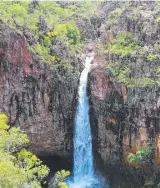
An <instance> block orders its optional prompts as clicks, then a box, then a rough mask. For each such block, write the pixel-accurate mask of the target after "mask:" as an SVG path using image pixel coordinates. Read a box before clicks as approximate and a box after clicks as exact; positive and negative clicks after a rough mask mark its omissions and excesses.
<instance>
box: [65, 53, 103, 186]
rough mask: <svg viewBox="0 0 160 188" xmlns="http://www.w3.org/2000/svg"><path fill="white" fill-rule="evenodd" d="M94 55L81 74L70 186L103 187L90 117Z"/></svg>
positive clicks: (88, 59)
mask: <svg viewBox="0 0 160 188" xmlns="http://www.w3.org/2000/svg"><path fill="white" fill-rule="evenodd" d="M93 58H94V55H93V54H91V56H90V57H87V58H86V62H85V68H84V70H83V71H82V73H81V76H80V84H79V90H78V96H79V98H78V105H77V111H76V117H75V122H74V169H73V180H72V181H71V182H69V187H70V188H99V187H100V188H101V187H102V186H100V185H99V182H98V180H97V178H96V176H95V172H94V171H95V170H94V164H93V155H92V135H91V128H90V119H89V103H88V96H87V79H88V73H89V71H90V68H91V62H92V60H93Z"/></svg>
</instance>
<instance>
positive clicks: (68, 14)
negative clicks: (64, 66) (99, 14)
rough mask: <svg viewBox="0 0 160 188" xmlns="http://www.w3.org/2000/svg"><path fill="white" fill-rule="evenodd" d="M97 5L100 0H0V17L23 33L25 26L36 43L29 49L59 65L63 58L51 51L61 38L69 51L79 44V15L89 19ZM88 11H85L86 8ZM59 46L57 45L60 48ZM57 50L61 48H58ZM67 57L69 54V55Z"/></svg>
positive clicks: (47, 60) (77, 48)
mask: <svg viewBox="0 0 160 188" xmlns="http://www.w3.org/2000/svg"><path fill="white" fill-rule="evenodd" d="M98 5H99V1H96V2H93V1H88V0H85V1H83V3H81V2H63V1H61V2H58V1H47V2H45V1H2V2H0V20H2V21H3V22H4V23H6V24H7V25H9V26H10V27H12V28H14V29H16V30H17V31H18V32H20V33H23V32H24V30H26V29H27V32H28V34H29V35H32V36H34V39H35V42H33V44H30V47H29V49H30V50H31V51H32V52H34V53H37V54H39V55H40V56H42V58H44V60H45V61H46V62H48V63H49V64H59V63H60V62H61V59H62V62H63V60H64V61H65V60H67V58H66V57H63V55H62V56H61V57H59V56H58V57H57V53H55V52H53V50H52V52H51V48H54V47H55V45H56V43H57V42H58V41H60V42H61V43H63V46H61V47H64V46H67V48H68V53H70V51H71V50H72V51H76V50H79V47H80V46H81V40H80V39H81V36H80V31H79V29H78V27H77V25H76V21H77V19H78V17H79V16H82V17H85V18H89V17H90V16H91V14H93V13H94V10H95V9H96V8H97V6H98ZM86 10H87V11H86ZM61 47H60V48H61ZM59 50H60V49H59ZM69 56H70V55H69Z"/></svg>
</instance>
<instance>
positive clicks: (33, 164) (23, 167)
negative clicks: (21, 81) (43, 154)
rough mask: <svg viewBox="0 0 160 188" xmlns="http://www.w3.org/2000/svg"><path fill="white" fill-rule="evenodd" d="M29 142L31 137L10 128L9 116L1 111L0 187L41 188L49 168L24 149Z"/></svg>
mask: <svg viewBox="0 0 160 188" xmlns="http://www.w3.org/2000/svg"><path fill="white" fill-rule="evenodd" d="M28 144H29V137H28V136H27V135H26V134H25V133H23V132H22V131H21V130H20V129H19V128H15V127H12V128H10V126H9V125H8V118H7V116H6V115H5V114H2V113H0V188H22V187H23V188H25V187H27V188H41V183H42V182H43V179H44V177H46V176H47V175H48V173H49V169H48V167H47V166H45V165H42V162H41V161H40V160H39V159H38V158H37V157H36V156H35V155H34V154H33V153H31V152H30V151H28V150H26V149H24V147H25V146H27V145H28Z"/></svg>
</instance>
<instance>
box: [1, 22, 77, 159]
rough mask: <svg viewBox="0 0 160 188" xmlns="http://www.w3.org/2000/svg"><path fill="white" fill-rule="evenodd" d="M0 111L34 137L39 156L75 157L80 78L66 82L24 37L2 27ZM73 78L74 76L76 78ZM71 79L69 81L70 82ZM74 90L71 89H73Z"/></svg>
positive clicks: (35, 149)
mask: <svg viewBox="0 0 160 188" xmlns="http://www.w3.org/2000/svg"><path fill="white" fill-rule="evenodd" d="M0 26H1V27H0V30H2V32H1V33H2V35H3V36H2V37H1V38H0V112H3V113H6V114H7V115H8V117H9V119H10V124H11V126H19V127H20V128H21V129H22V130H25V131H26V132H27V134H29V136H30V138H31V149H32V150H33V151H34V152H36V153H41V152H42V153H46V154H50V155H59V156H67V155H72V153H71V148H72V140H71V137H72V123H73V118H74V108H75V106H74V101H75V90H76V89H77V83H78V78H77V80H76V74H78V73H75V75H74V78H75V79H74V80H73V79H72V80H71V78H70V75H67V78H66V80H65V82H62V81H61V80H59V77H58V76H57V74H56V73H55V72H54V71H52V70H51V69H50V67H49V66H48V65H47V64H46V63H45V62H44V61H43V60H42V59H40V57H39V56H37V55H35V54H34V55H31V53H30V52H29V51H28V49H27V47H26V41H25V39H24V37H23V36H21V35H19V34H17V33H16V32H14V31H13V30H12V29H9V28H8V27H7V26H5V25H4V24H0ZM72 76H73V75H72ZM67 79H68V80H67ZM68 85H69V86H71V87H69V86H68Z"/></svg>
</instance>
